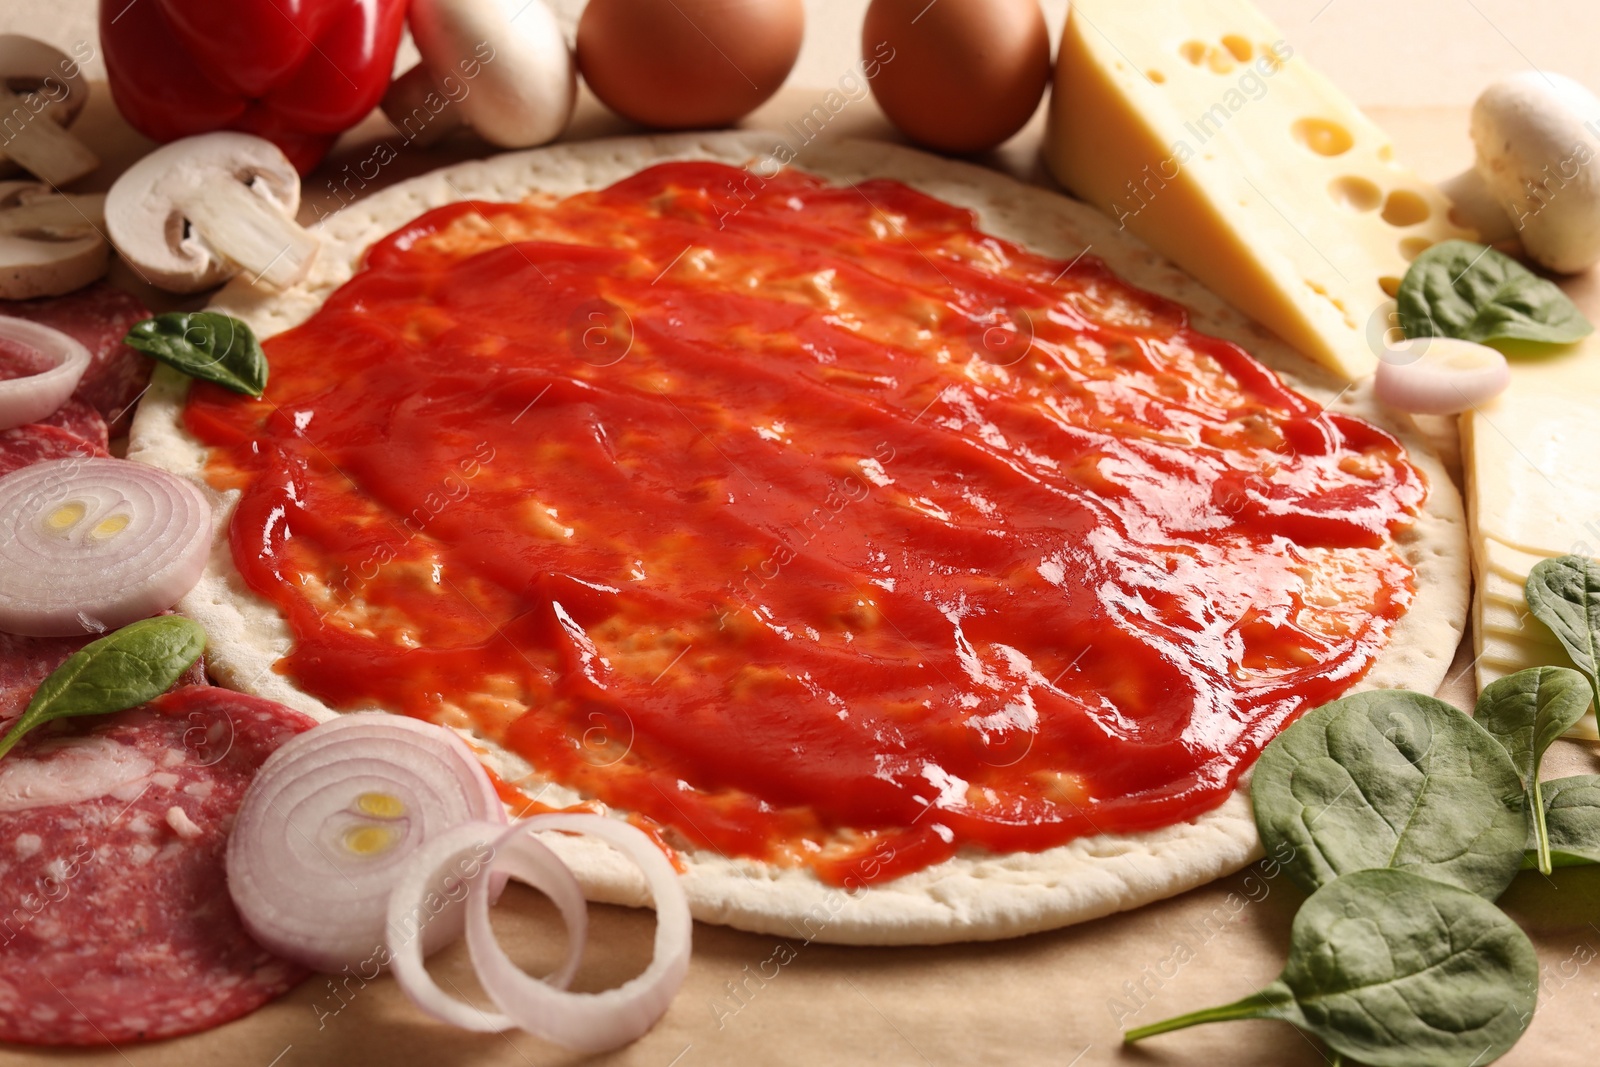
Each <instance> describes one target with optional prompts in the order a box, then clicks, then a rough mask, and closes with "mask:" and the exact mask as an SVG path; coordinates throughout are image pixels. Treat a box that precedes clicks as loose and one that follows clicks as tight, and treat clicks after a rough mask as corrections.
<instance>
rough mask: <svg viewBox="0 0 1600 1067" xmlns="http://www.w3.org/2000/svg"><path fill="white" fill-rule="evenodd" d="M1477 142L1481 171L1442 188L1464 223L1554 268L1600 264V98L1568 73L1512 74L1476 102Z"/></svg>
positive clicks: (1474, 124)
mask: <svg viewBox="0 0 1600 1067" xmlns="http://www.w3.org/2000/svg"><path fill="white" fill-rule="evenodd" d="M1472 142H1473V144H1474V145H1476V146H1477V165H1476V166H1475V167H1474V168H1473V169H1472V170H1469V171H1467V172H1466V173H1465V174H1461V175H1458V176H1457V177H1455V178H1452V179H1451V180H1450V181H1448V182H1445V183H1444V184H1443V185H1442V186H1441V188H1442V189H1443V190H1444V192H1445V195H1447V196H1449V197H1450V199H1451V200H1452V201H1454V203H1455V209H1456V210H1455V214H1456V216H1457V217H1458V218H1459V219H1460V220H1461V221H1462V222H1463V223H1465V224H1466V225H1468V226H1471V227H1472V228H1474V229H1476V230H1477V231H1478V233H1479V235H1480V236H1481V237H1482V238H1483V239H1484V240H1485V241H1489V242H1496V241H1500V240H1504V239H1506V238H1509V237H1512V236H1515V237H1517V238H1519V239H1520V240H1521V242H1522V249H1523V251H1524V252H1526V253H1527V255H1528V258H1529V259H1531V260H1533V261H1534V262H1536V263H1539V264H1541V265H1542V266H1544V267H1547V268H1549V269H1550V270H1553V271H1561V272H1573V271H1580V270H1586V269H1588V268H1589V267H1591V266H1593V265H1594V264H1595V263H1596V262H1600V99H1596V97H1595V95H1594V94H1593V93H1591V92H1590V91H1589V90H1588V89H1586V88H1584V87H1583V86H1582V85H1580V84H1578V83H1577V82H1575V81H1573V80H1572V79H1571V78H1567V77H1564V76H1562V75H1560V74H1545V73H1542V72H1540V71H1532V70H1530V71H1525V72H1523V73H1521V74H1516V75H1513V76H1512V77H1509V78H1504V79H1502V80H1500V81H1497V82H1495V83H1494V84H1493V85H1490V86H1489V87H1488V88H1487V89H1485V90H1484V91H1483V93H1482V94H1481V95H1480V96H1479V97H1478V100H1477V102H1476V103H1475V104H1473V105H1472Z"/></svg>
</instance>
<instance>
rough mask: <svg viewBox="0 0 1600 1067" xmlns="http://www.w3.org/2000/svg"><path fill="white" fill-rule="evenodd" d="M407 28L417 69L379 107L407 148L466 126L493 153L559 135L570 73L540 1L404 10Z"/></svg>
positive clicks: (572, 95)
mask: <svg viewBox="0 0 1600 1067" xmlns="http://www.w3.org/2000/svg"><path fill="white" fill-rule="evenodd" d="M406 18H407V20H408V22H409V25H410V27H411V37H412V39H413V40H414V41H415V42H416V45H417V51H418V52H420V53H421V55H422V62H421V63H419V64H417V65H416V66H415V67H412V68H411V69H410V70H408V71H406V73H404V74H402V75H401V76H400V77H398V78H396V79H395V81H394V84H392V85H391V86H390V87H389V91H388V93H387V94H385V96H384V98H383V105H382V106H383V113H384V114H385V115H386V116H388V118H389V121H390V122H391V123H393V124H394V127H395V129H396V131H397V132H398V133H400V135H401V136H403V137H404V138H405V139H406V141H407V143H413V142H414V143H416V144H417V145H419V146H422V147H426V146H428V145H430V144H432V143H434V142H435V141H437V140H439V139H440V138H441V137H443V136H444V135H445V134H447V133H450V132H451V131H453V130H457V129H460V128H462V127H463V126H470V127H471V128H472V129H473V130H475V131H476V132H477V133H478V136H480V137H482V138H483V139H484V140H485V141H488V142H489V143H490V144H492V145H497V146H498V147H500V148H532V147H533V146H535V145H541V144H545V143H546V142H548V141H553V140H555V139H556V138H557V137H559V136H561V131H562V130H564V129H566V128H567V122H568V120H570V119H571V118H572V109H573V106H574V105H575V104H576V103H577V99H578V75H577V68H576V67H575V66H574V65H573V62H572V50H571V49H570V48H568V47H567V41H566V38H565V37H564V36H562V33H561V26H560V24H559V23H557V22H556V17H555V15H554V14H553V13H552V12H551V10H550V8H548V7H547V6H545V4H544V3H543V2H542V0H411V10H410V12H409V13H408V14H407V16H406Z"/></svg>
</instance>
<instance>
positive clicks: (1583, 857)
mask: <svg viewBox="0 0 1600 1067" xmlns="http://www.w3.org/2000/svg"><path fill="white" fill-rule="evenodd" d="M1543 793H1544V820H1545V826H1546V827H1547V829H1548V838H1549V842H1550V846H1549V847H1550V866H1552V867H1586V866H1590V865H1593V864H1600V774H1579V775H1575V776H1573V777H1571V778H1556V779H1553V780H1551V781H1548V782H1545V783H1544V787H1543ZM1538 864H1539V853H1538V842H1537V841H1535V840H1534V839H1533V838H1532V837H1531V836H1530V837H1529V839H1528V853H1527V856H1526V857H1525V858H1524V859H1523V861H1522V867H1523V869H1524V870H1533V869H1534V868H1536V867H1537V866H1538Z"/></svg>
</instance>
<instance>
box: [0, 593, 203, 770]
mask: <svg viewBox="0 0 1600 1067" xmlns="http://www.w3.org/2000/svg"><path fill="white" fill-rule="evenodd" d="M205 647H206V634H205V631H204V630H202V629H200V627H199V626H197V625H196V624H195V623H193V622H191V621H190V620H188V619H186V618H184V617H183V616H182V615H160V616H157V617H156V618H154V619H143V620H141V621H139V622H135V623H130V624H129V625H127V626H124V627H123V628H122V629H120V630H117V631H115V632H113V633H110V634H107V635H106V636H105V637H102V638H100V640H98V641H91V642H90V643H89V644H87V645H84V646H83V647H82V648H80V649H79V650H78V651H76V652H74V653H73V654H72V655H70V656H68V657H67V659H66V662H65V663H63V664H61V666H59V667H57V668H56V669H55V670H54V671H53V672H51V674H50V677H48V678H46V679H45V680H44V681H43V682H42V683H41V684H40V686H39V688H38V689H37V690H35V691H34V694H33V699H32V700H30V701H29V702H28V706H27V707H26V708H25V709H23V712H22V717H21V718H20V719H18V720H17V722H16V724H15V725H14V726H12V727H11V729H10V731H9V732H8V733H7V734H6V735H5V737H4V738H0V756H4V755H5V754H6V753H7V752H10V751H11V749H12V748H13V747H15V745H16V743H17V742H18V741H20V740H22V737H23V735H24V734H26V733H27V732H28V731H29V730H32V729H33V728H34V727H35V726H38V725H39V724H41V723H46V722H51V721H53V720H55V719H65V718H69V717H72V716H77V715H109V714H110V713H111V712H114V711H122V710H123V709H125V708H132V707H136V706H138V705H140V704H143V703H144V702H145V701H147V700H151V699H153V698H155V697H158V696H160V695H161V694H162V693H165V692H166V691H167V690H168V689H170V688H172V684H173V683H174V682H176V681H177V680H178V678H179V677H180V676H181V675H182V674H183V672H184V671H186V670H188V669H189V668H190V667H191V666H193V665H194V661H195V660H197V659H199V658H200V653H201V652H203V651H205Z"/></svg>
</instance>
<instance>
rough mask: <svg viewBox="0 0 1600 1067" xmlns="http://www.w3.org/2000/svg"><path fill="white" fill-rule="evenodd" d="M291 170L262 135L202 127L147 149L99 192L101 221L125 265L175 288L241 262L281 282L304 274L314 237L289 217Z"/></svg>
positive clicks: (265, 279)
mask: <svg viewBox="0 0 1600 1067" xmlns="http://www.w3.org/2000/svg"><path fill="white" fill-rule="evenodd" d="M299 207H300V175H299V174H297V173H296V172H295V169H294V166H293V164H291V163H290V162H289V160H288V159H287V158H285V157H284V154H283V153H282V152H281V151H280V150H279V149H278V147H277V146H276V145H274V144H273V143H272V142H270V141H265V140H262V139H261V138H259V137H251V136H250V135H248V134H243V133H205V134H201V135H200V136H198V137H185V138H184V139H183V140H181V141H173V142H172V143H171V144H168V145H164V146H162V147H161V148H158V149H156V150H155V151H154V152H151V153H150V154H149V155H148V156H145V157H144V158H143V159H141V160H140V161H139V162H137V163H135V164H134V165H133V166H131V167H129V168H128V170H127V171H126V172H125V173H124V174H123V175H122V177H120V178H118V179H117V182H116V184H115V185H113V186H112V187H111V192H109V193H108V194H106V229H107V231H108V233H109V235H110V237H111V243H112V244H114V245H116V246H117V251H118V252H121V253H122V255H123V258H125V259H126V260H127V261H128V262H129V263H130V264H132V265H133V266H134V267H135V268H136V269H137V270H138V271H139V272H140V273H141V274H143V275H144V276H145V277H146V278H148V279H149V280H150V282H151V283H152V284H153V285H158V286H160V287H161V288H163V289H167V290H170V291H172V292H175V293H193V292H197V291H199V290H201V289H206V288H209V287H211V286H213V285H216V284H218V283H219V282H221V281H223V280H224V279H226V278H229V277H231V276H232V275H234V274H237V273H239V272H241V271H243V272H245V273H246V274H247V276H248V277H249V278H250V280H251V282H252V283H253V284H258V285H263V286H265V287H268V288H271V289H284V288H287V287H288V286H291V285H293V284H294V283H295V282H297V281H299V280H300V279H301V278H304V277H305V275H306V272H307V271H308V270H310V269H311V261H312V259H314V258H315V256H316V254H317V247H318V244H319V243H320V242H319V241H318V240H317V238H315V237H313V236H312V235H311V234H309V233H307V232H306V231H305V230H304V229H302V228H301V227H300V225H299V224H298V223H296V222H295V221H294V215H295V212H296V211H297V210H299Z"/></svg>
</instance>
